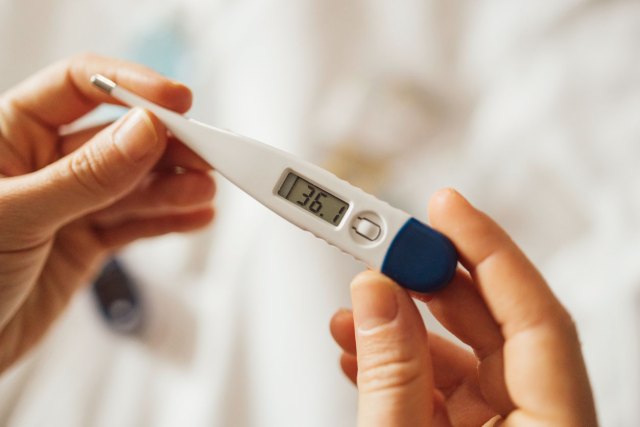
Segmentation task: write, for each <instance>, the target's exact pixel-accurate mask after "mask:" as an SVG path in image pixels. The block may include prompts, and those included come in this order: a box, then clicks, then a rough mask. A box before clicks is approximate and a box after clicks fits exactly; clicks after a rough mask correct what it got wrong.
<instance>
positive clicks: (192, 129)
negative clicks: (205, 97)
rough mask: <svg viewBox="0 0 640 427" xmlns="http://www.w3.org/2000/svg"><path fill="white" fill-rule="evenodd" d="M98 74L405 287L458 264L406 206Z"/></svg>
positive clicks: (230, 175) (430, 280) (433, 285)
mask: <svg viewBox="0 0 640 427" xmlns="http://www.w3.org/2000/svg"><path fill="white" fill-rule="evenodd" d="M91 82H92V83H93V84H94V85H95V86H97V87H98V88H100V89H102V90H103V91H105V92H107V93H109V94H111V96H113V97H114V98H116V99H118V100H120V101H122V102H123V103H125V104H127V105H129V106H137V107H142V108H144V109H146V110H148V111H150V112H152V113H153V114H155V115H156V116H157V117H158V119H160V121H162V122H163V123H164V124H165V126H166V127H167V128H168V129H169V130H170V131H171V132H172V133H173V134H174V135H175V136H176V137H178V138H179V139H180V140H181V141H182V142H183V143H184V144H186V145H187V146H188V147H190V148H191V149H192V150H193V151H195V152H196V153H197V154H198V155H199V156H200V157H202V158H203V159H204V160H206V161H207V162H208V163H209V164H211V166H213V167H215V169H216V170H217V171H218V172H220V173H221V174H222V175H223V176H224V177H226V178H227V179H228V180H229V181H231V182H232V183H234V184H235V185H237V186H238V187H240V189H242V190H244V191H245V192H246V193H248V194H249V195H250V196H252V197H253V198H254V199H256V200H257V201H259V202H260V203H262V204H263V205H265V206H266V207H268V208H269V209H271V210H272V211H274V212H275V213H277V214H278V215H280V216H281V217H283V218H285V219H287V220H288V221H290V222H291V223H293V224H295V225H297V226H298V227H300V228H302V229H304V230H308V231H310V232H311V233H313V234H314V235H315V236H317V237H319V238H321V239H323V240H325V241H326V242H328V243H329V244H331V245H334V246H337V247H338V248H340V249H341V250H343V251H344V252H346V253H348V254H351V255H352V256H353V257H355V258H357V259H359V260H361V261H363V262H365V263H366V264H367V265H368V266H369V267H371V268H373V269H376V270H378V271H380V272H382V273H383V274H385V275H386V276H388V277H390V278H391V279H393V280H395V281H396V282H397V283H399V284H400V285H402V286H403V287H405V288H408V289H411V290H413V291H417V292H432V291H435V290H437V289H439V288H441V287H443V286H444V285H446V284H447V283H448V282H449V281H450V280H451V279H452V277H453V275H454V273H455V270H456V266H457V254H456V250H455V248H454V247H453V245H452V243H451V242H450V241H449V240H448V239H447V238H446V237H445V236H443V235H442V234H440V233H439V232H437V231H435V230H434V229H432V228H430V227H428V226H427V225H425V224H423V223H421V222H420V221H418V220H416V219H415V218H413V217H411V216H410V215H409V214H407V213H406V212H403V211H401V210H399V209H396V208H394V207H392V206H390V205H389V204H387V203H385V202H382V201H380V200H378V199H377V198H375V197H374V196H372V195H370V194H367V193H365V192H364V191H362V190H361V189H359V188H357V187H354V186H353V185H351V184H349V183H348V182H346V181H343V180H341V179H339V178H338V177H336V176H335V175H333V174H332V173H330V172H328V171H326V170H324V169H322V168H320V167H319V166H316V165H314V164H312V163H310V162H307V161H305V160H302V159H299V158H297V157H295V156H293V155H292V154H289V153H287V152H284V151H282V150H279V149H276V148H274V147H271V146H269V145H266V144H264V143H261V142H258V141H255V140H253V139H250V138H247V137H244V136H241V135H237V134H234V133H232V132H228V131H226V130H222V129H217V128H214V127H212V126H208V125H205V124H203V123H200V122H197V121H195V120H193V119H189V118H186V117H185V116H182V115H180V114H177V113H175V112H173V111H169V110H167V109H165V108H162V107H160V106H158V105H156V104H153V103H152V102H150V101H147V100H146V99H144V98H141V97H140V96H138V95H135V94H133V93H131V92H129V91H127V90H126V89H123V88H121V87H119V86H118V85H116V84H115V83H114V82H112V81H111V80H109V79H107V78H106V77H104V76H101V75H94V76H93V77H92V78H91Z"/></svg>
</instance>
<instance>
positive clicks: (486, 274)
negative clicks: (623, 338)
mask: <svg viewBox="0 0 640 427" xmlns="http://www.w3.org/2000/svg"><path fill="white" fill-rule="evenodd" d="M429 212H430V220H431V223H432V224H433V226H434V227H435V228H437V229H438V230H440V231H442V232H444V233H445V234H446V235H447V236H448V237H449V238H450V239H452V241H453V243H454V244H455V245H456V248H457V249H459V254H460V257H461V261H462V263H463V265H464V266H465V268H467V270H469V272H470V273H471V275H472V276H473V278H474V280H475V282H476V284H477V285H478V287H479V289H480V292H481V294H482V295H483V298H484V301H485V302H486V304H487V306H488V307H489V309H490V311H491V314H492V315H493V316H494V318H495V319H496V321H497V322H498V324H499V325H500V326H501V327H502V332H503V333H504V335H505V337H506V338H509V337H510V336H512V335H513V334H515V333H517V332H519V331H521V330H523V329H526V328H528V327H529V326H532V325H534V324H538V323H539V322H543V323H548V322H550V321H562V320H564V319H563V317H564V316H565V315H566V312H565V311H564V309H563V308H562V307H561V305H560V304H559V302H558V300H557V299H556V298H555V297H554V295H553V293H552V292H551V290H550V289H549V287H548V286H547V285H546V283H545V281H544V279H543V278H542V276H541V275H540V273H539V272H538V271H537V270H536V268H535V267H534V266H533V265H532V264H531V263H530V262H529V260H528V259H527V258H526V257H525V255H524V254H523V253H522V252H521V251H520V249H519V248H518V247H517V246H516V245H515V243H514V242H513V241H512V240H511V239H510V238H509V236H508V235H507V234H506V233H505V232H504V231H503V230H502V229H501V228H500V227H499V226H498V225H497V224H496V223H495V222H493V221H492V220H491V219H490V218H489V217H487V216H486V215H485V214H483V213H482V212H480V211H478V210H476V209H475V208H473V207H472V206H471V205H470V204H469V202H467V201H466V200H465V199H464V198H462V196H460V195H459V194H458V193H457V192H455V191H454V190H443V191H440V192H438V193H436V194H435V195H434V197H433V198H432V199H431V202H430V203H429ZM549 314H553V316H552V317H549V316H548V315H549Z"/></svg>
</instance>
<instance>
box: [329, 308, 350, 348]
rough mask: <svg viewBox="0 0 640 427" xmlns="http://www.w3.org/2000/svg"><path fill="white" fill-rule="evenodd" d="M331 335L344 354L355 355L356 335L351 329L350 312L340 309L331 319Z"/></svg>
mask: <svg viewBox="0 0 640 427" xmlns="http://www.w3.org/2000/svg"><path fill="white" fill-rule="evenodd" d="M329 327H330V329H331V335H332V336H333V339H334V340H335V341H336V343H338V345H339V346H340V347H341V348H342V349H343V350H344V351H345V352H346V353H349V354H352V355H354V356H355V355H356V333H355V329H354V327H353V313H352V312H351V310H347V309H341V310H339V311H338V312H337V313H336V314H334V315H333V317H332V318H331V323H330V326H329Z"/></svg>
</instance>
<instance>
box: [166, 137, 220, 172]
mask: <svg viewBox="0 0 640 427" xmlns="http://www.w3.org/2000/svg"><path fill="white" fill-rule="evenodd" d="M176 168H182V169H187V170H194V171H201V172H208V171H210V170H212V168H211V165H209V163H207V162H206V161H204V160H203V159H202V157H200V156H198V155H197V154H196V153H194V152H193V150H191V149H190V148H189V147H187V146H186V145H184V143H182V142H181V141H180V140H178V139H177V138H174V137H170V138H169V143H168V144H167V149H166V151H165V152H164V154H163V156H162V157H161V158H160V160H159V161H158V164H157V165H156V167H155V170H159V171H162V170H175V169H176Z"/></svg>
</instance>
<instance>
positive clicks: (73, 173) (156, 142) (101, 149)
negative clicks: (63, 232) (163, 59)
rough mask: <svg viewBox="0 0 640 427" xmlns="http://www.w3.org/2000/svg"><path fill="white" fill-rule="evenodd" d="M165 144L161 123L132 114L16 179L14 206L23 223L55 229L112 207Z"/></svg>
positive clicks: (137, 112)
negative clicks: (41, 167)
mask: <svg viewBox="0 0 640 427" xmlns="http://www.w3.org/2000/svg"><path fill="white" fill-rule="evenodd" d="M165 145H166V135H165V131H164V127H163V126H162V124H160V122H159V121H158V120H157V119H155V118H154V117H153V116H152V115H150V114H149V113H147V112H146V111H144V110H140V109H134V110H131V111H130V112H129V113H127V114H126V115H125V116H124V117H122V118H121V119H119V120H118V121H116V122H115V123H113V124H112V125H111V126H109V127H107V128H106V129H104V130H102V131H101V132H100V133H98V134H96V135H95V136H94V137H93V138H92V139H91V140H90V141H88V142H87V143H85V144H84V145H83V146H82V147H81V148H79V149H78V150H76V151H74V152H73V153H71V154H69V155H68V156H65V157H64V158H62V159H60V160H58V161H57V162H55V163H52V164H50V165H49V166H47V167H45V168H43V169H41V170H39V171H37V172H34V173H32V174H29V175H24V176H22V177H18V178H16V180H15V181H14V188H13V195H14V196H13V201H14V206H15V207H16V209H19V210H20V213H19V214H20V216H21V217H22V218H23V221H22V223H23V224H28V225H34V226H36V228H38V227H37V226H38V225H40V226H44V227H46V228H49V227H52V226H53V227H56V226H60V225H62V224H65V223H67V222H69V221H71V220H73V219H76V218H78V217H80V216H82V215H84V214H86V213H88V212H91V211H95V210H97V209H99V208H102V207H104V206H107V205H109V204H111V203H113V202H114V201H115V200H116V199H118V198H119V197H121V196H122V195H124V194H126V193H128V192H129V191H130V190H131V189H132V188H134V187H135V186H136V184H137V183H138V182H139V181H140V180H141V179H142V178H143V177H144V176H145V175H146V174H147V173H148V171H149V170H150V169H151V168H152V167H153V165H154V164H155V163H156V161H157V160H158V159H159V158H160V156H161V155H162V152H163V151H164V148H165ZM15 187H18V188H15Z"/></svg>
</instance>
